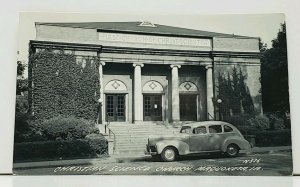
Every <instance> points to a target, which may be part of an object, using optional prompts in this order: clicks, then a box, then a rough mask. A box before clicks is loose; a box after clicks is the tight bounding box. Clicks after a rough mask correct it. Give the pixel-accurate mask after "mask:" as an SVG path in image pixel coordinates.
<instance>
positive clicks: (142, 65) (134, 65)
mask: <svg viewBox="0 0 300 187" xmlns="http://www.w3.org/2000/svg"><path fill="white" fill-rule="evenodd" d="M132 66H133V67H136V66H141V68H142V67H144V64H132Z"/></svg>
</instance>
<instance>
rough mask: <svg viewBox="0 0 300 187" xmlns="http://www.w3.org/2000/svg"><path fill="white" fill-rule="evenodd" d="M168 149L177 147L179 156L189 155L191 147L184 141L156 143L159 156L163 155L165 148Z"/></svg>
mask: <svg viewBox="0 0 300 187" xmlns="http://www.w3.org/2000/svg"><path fill="white" fill-rule="evenodd" d="M166 147H175V148H176V149H177V151H178V154H179V155H185V154H188V151H189V145H188V144H187V143H185V142H183V141H179V140H165V141H160V142H158V143H156V150H157V154H161V153H162V151H163V150H164V148H166Z"/></svg>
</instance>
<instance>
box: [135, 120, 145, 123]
mask: <svg viewBox="0 0 300 187" xmlns="http://www.w3.org/2000/svg"><path fill="white" fill-rule="evenodd" d="M142 122H144V121H143V120H135V121H134V122H133V123H142Z"/></svg>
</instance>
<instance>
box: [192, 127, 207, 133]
mask: <svg viewBox="0 0 300 187" xmlns="http://www.w3.org/2000/svg"><path fill="white" fill-rule="evenodd" d="M206 133H207V131H206V127H205V126H201V127H196V128H194V130H193V134H206Z"/></svg>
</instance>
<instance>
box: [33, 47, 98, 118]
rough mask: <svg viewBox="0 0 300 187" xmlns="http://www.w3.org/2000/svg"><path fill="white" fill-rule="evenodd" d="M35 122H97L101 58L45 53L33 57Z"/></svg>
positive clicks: (49, 51)
mask: <svg viewBox="0 0 300 187" xmlns="http://www.w3.org/2000/svg"><path fill="white" fill-rule="evenodd" d="M30 63H31V71H32V72H31V74H32V75H31V79H32V80H31V81H32V83H33V84H32V104H31V106H32V109H31V110H32V112H34V119H35V121H39V122H41V121H43V120H45V119H49V118H52V117H55V116H57V115H63V116H76V117H78V118H84V119H88V120H96V119H97V116H98V106H99V104H98V99H99V95H100V93H99V87H100V85H99V73H98V66H99V58H98V57H84V56H76V55H74V54H66V53H64V52H63V51H59V52H55V51H53V50H49V49H44V50H40V51H38V52H36V53H33V54H31V56H30Z"/></svg>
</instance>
